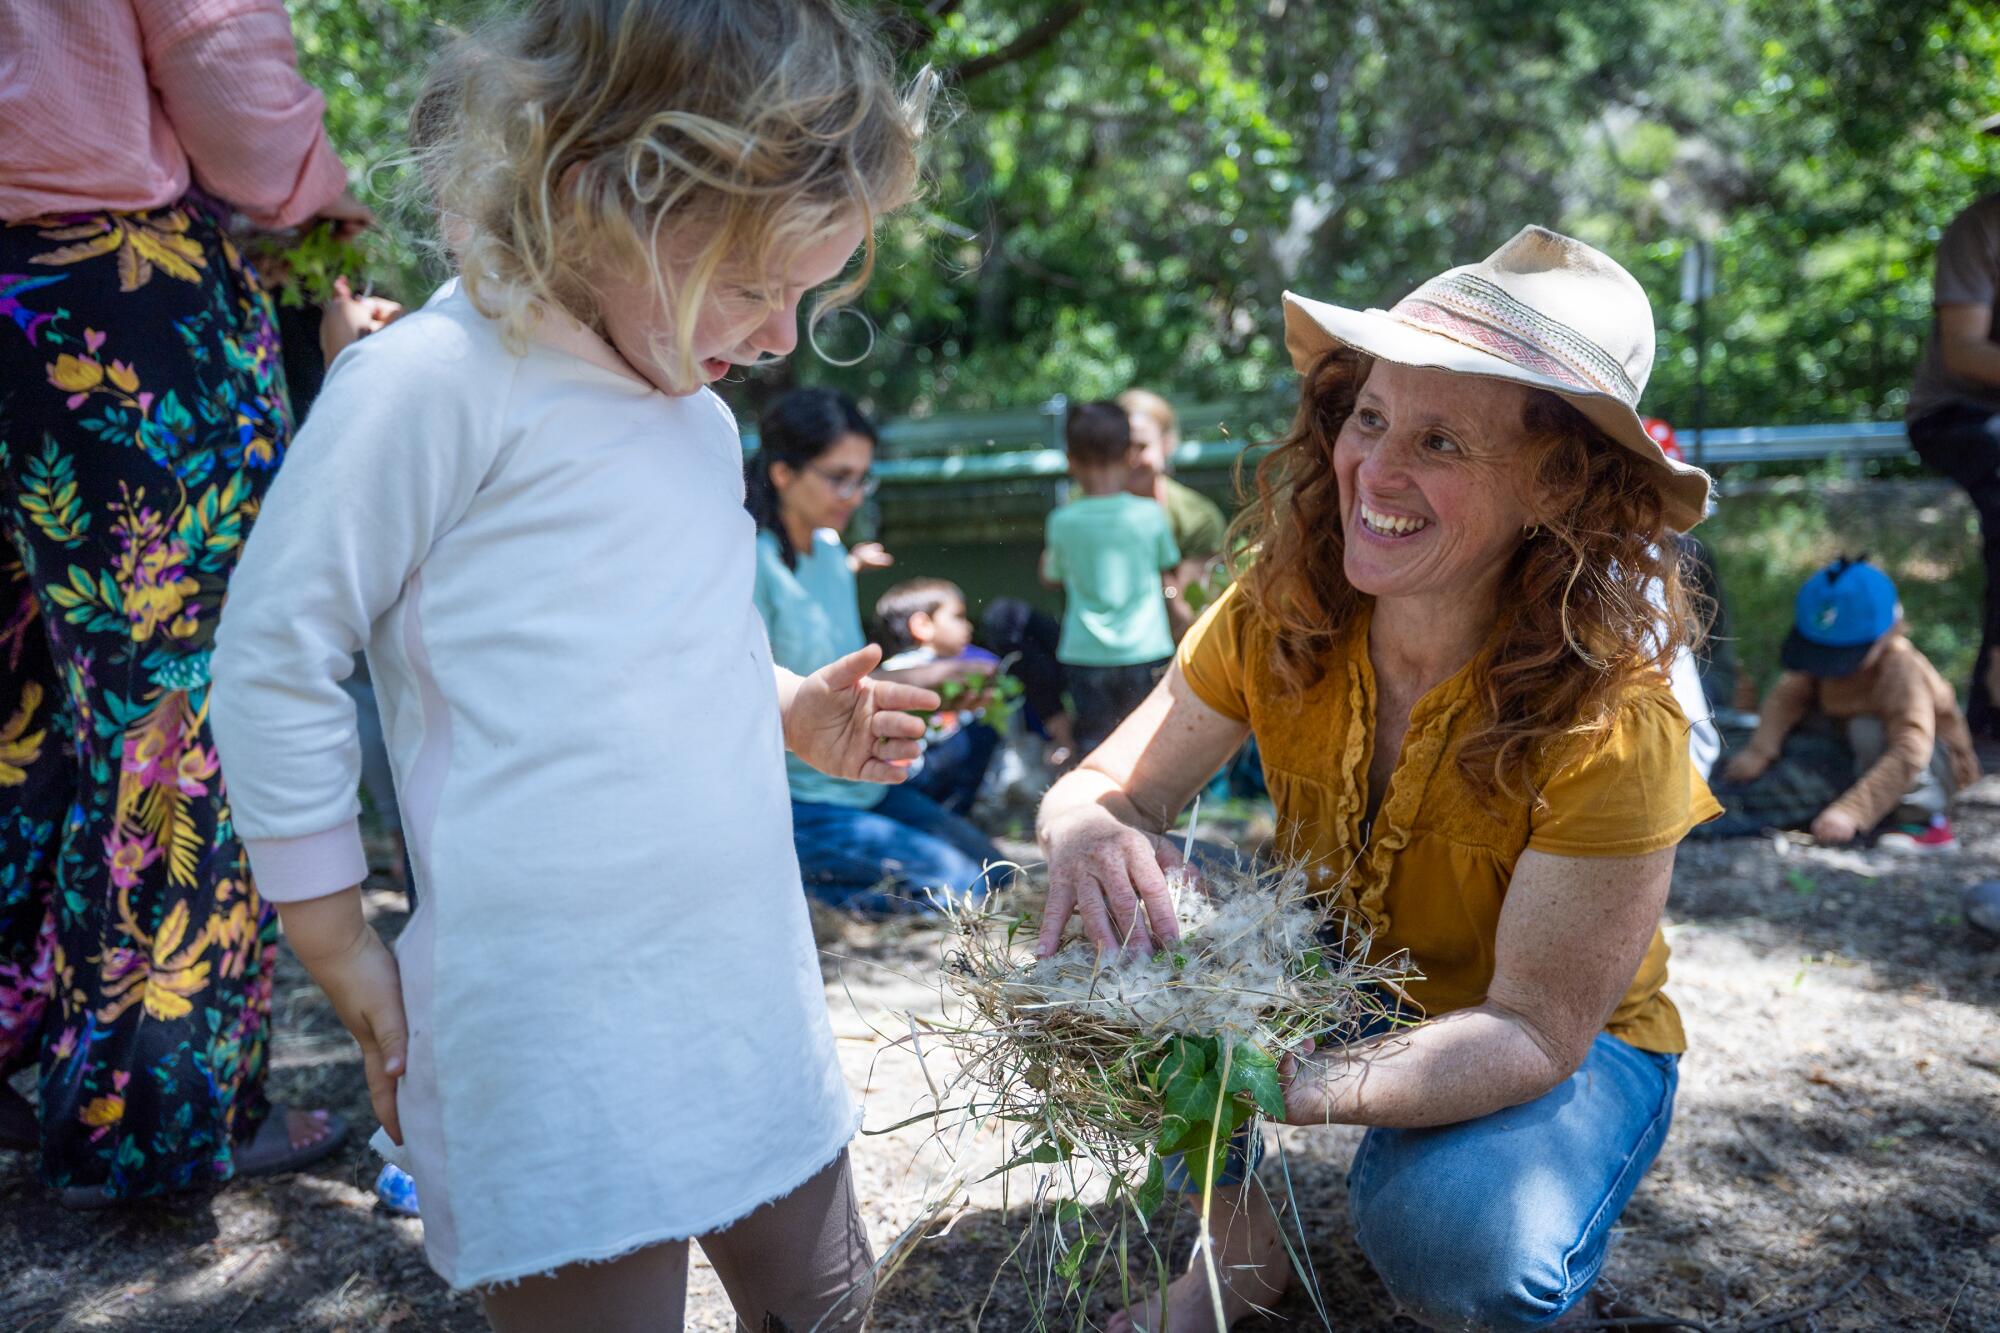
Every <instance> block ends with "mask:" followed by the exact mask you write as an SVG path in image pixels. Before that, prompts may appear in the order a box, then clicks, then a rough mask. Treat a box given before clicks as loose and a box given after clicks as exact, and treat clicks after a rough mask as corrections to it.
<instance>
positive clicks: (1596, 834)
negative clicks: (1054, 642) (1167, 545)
mask: <svg viewBox="0 0 2000 1333" xmlns="http://www.w3.org/2000/svg"><path fill="white" fill-rule="evenodd" d="M1273 637H1274V632H1273V629H1272V627H1271V626H1270V624H1269V623H1268V622H1266V621H1265V620H1264V618H1263V617H1262V616H1260V615H1259V614H1258V613H1257V610H1256V608H1255V606H1254V605H1253V604H1252V603H1251V602H1250V601H1249V600H1248V599H1247V598H1244V597H1242V596H1240V595H1239V594H1238V589H1237V588H1235V587H1231V588H1230V589H1229V590H1228V591H1227V592H1225V593H1224V594H1223V595H1222V597H1221V598H1219V599H1218V600H1217V602H1216V603H1215V605H1213V606H1211V607H1210V608H1209V609H1208V612H1207V614H1205V615H1204V616H1202V618H1201V619H1200V620H1199V621H1197V622H1196V624H1195V626H1194V628H1193V629H1191V630H1189V631H1188V635H1187V637H1186V638H1185V639H1183V640H1182V641H1181V646H1180V652H1179V655H1178V656H1179V662H1180V666H1181V671H1182V672H1183V674H1185V675H1186V677H1187V681H1188V684H1189V685H1190V686H1191V687H1192V688H1193V689H1194V692H1195V694H1196V695H1197V696H1199V697H1200V698H1201V699H1202V701H1203V702H1205V703H1206V704H1208V706H1209V707H1211V708H1213V709H1215V710H1216V711H1217V712H1219V713H1221V714H1223V715H1224V716H1226V717H1229V718H1233V719H1235V720H1236V721H1239V722H1247V723H1248V724H1249V725H1250V729H1251V731H1252V733H1253V734H1255V736H1256V737H1257V746H1258V749H1259V750H1260V751H1261V753H1262V757H1263V762H1264V778H1265V781H1266V782H1267V783H1268V784H1269V786H1270V790H1271V797H1272V800H1273V802H1274V803H1275V804H1276V806H1277V816H1278V829H1279V833H1280V838H1281V845H1282V846H1283V850H1284V851H1285V852H1286V853H1287V854H1290V855H1297V856H1303V857H1305V858H1306V859H1308V860H1309V861H1311V862H1312V863H1313V864H1314V865H1315V866H1316V867H1317V870H1316V873H1317V874H1318V875H1319V876H1320V879H1321V883H1322V886H1323V888H1324V889H1325V890H1326V891H1327V892H1330V893H1335V894H1338V895H1339V897H1340V899H1341V900H1342V901H1343V902H1344V903H1345V904H1346V905H1347V906H1348V907H1349V908H1350V909H1351V910H1354V911H1356V912H1358V913H1359V914H1360V915H1361V916H1362V917H1363V918H1364V919H1365V920H1366V921H1367V922H1368V924H1369V927H1370V929H1371V930H1372V932H1373V935H1374V938H1373V943H1372V944H1371V946H1370V953H1371V956H1373V957H1375V958H1384V957H1387V956H1389V955H1391V954H1394V953H1396V952H1397V951H1399V950H1403V949H1407V950H1409V953H1410V957H1411V959H1412V960H1413V961H1414V963H1415V965H1416V967H1417V969H1418V970H1419V971H1421V972H1422V973H1423V974H1424V978H1425V979H1424V980H1423V981H1421V982H1418V983H1415V984H1414V985H1413V986H1412V987H1411V988H1410V991H1411V997H1412V998H1413V999H1414V1000H1416V1001H1417V1003H1419V1004H1420V1005H1422V1006H1423V1008H1424V1011H1425V1012H1426V1013H1427V1014H1429V1015H1431V1016H1436V1015H1438V1014H1444V1013H1449V1012H1450V1011H1452V1010H1454V1009H1463V1008H1467V1007H1470V1006H1473V1005H1477V1004H1479V1003H1481V1002H1482V1001H1483V1000H1484V999H1485V997H1486V987H1487V985H1488V983H1489V982H1490V981H1491V980H1492V978H1493V945H1494V938H1495V934H1496V931H1497V928H1498V925H1499V920H1500V905H1501V903H1502V902H1504V901H1505V900H1506V897H1507V885H1508V883H1509V881H1510V880H1511V879H1512V878H1513V875H1514V864H1515V862H1516V861H1518V860H1519V859H1520V856H1521V853H1522V852H1523V851H1524V850H1526V849H1529V848H1533V849H1534V850H1535V851H1538V852H1548V853H1551V854H1554V855H1558V856H1637V855H1640V854H1642V853H1645V852H1653V851H1658V850H1660V849H1661V848H1663V847H1671V846H1673V845H1675V844H1676V843H1678V842H1679V841H1680V840H1681V838H1682V837H1683V836H1685V835H1686V833H1687V831H1688V830H1689V829H1691V828H1693V827H1694V826H1695V825H1696V824H1700V823H1703V822H1705V821H1707V820H1710V819H1713V818H1714V817H1715V816H1716V815H1718V814H1720V813H1722V807H1721V806H1719V805H1717V804H1716V802H1715V798H1714V797H1713V796H1711V795H1709V791H1708V787H1707V785H1706V784H1705V783H1703V782H1702V780H1701V778H1700V777H1698V776H1697V775H1696V774H1695V771H1694V767H1693V764H1692V763H1691V762H1690V761H1689V759H1688V750H1687V732H1688V724H1687V719H1686V718H1685V717H1684V716H1682V714H1681V710H1680V707H1679V705H1677V704H1676V703H1675V702H1674V697H1673V694H1672V692H1671V691H1669V689H1668V688H1667V684H1666V682H1665V681H1664V680H1661V681H1658V682H1657V683H1654V684H1650V685H1647V686H1644V687H1641V688H1638V689H1635V690H1634V691H1633V692H1632V693H1631V695H1630V696H1629V697H1628V698H1627V699H1626V701H1625V702H1624V704H1623V706H1622V708H1621V710H1620V713H1619V717H1618V721H1617V722H1616V724H1615V725H1614V727H1613V729H1612V732H1611V734H1610V736H1609V737H1608V738H1607V739H1606V740H1605V741H1604V743H1603V744H1602V745H1600V746H1598V747H1596V748H1595V749H1594V750H1592V751H1591V752H1590V753H1589V754H1588V755H1586V756H1584V757H1582V758H1581V759H1578V760H1576V761H1575V762H1571V763H1569V764H1567V765H1565V766H1558V765H1553V764H1551V765H1549V766H1548V767H1551V768H1553V769H1554V771H1553V772H1549V771H1542V772H1537V773H1534V774H1531V775H1530V776H1531V779H1532V781H1533V783H1534V786H1535V789H1536V790H1539V791H1540V792H1541V794H1542V797H1543V804H1542V805H1541V807H1540V808H1537V809H1528V808H1525V803H1524V804H1523V805H1521V806H1517V807H1514V808H1508V807H1505V806H1502V807H1499V808H1498V809H1497V811H1489V810H1488V809H1487V808H1486V807H1484V806H1482V805H1481V804H1480V802H1479V800H1478V798H1477V797H1475V796H1474V795H1473V793H1472V791H1471V789H1470V788H1469V787H1468V786H1467V785H1466V783H1465V781H1464V779H1463V778H1462V777H1461V776H1460V775H1459V771H1458V766H1457V764H1456V763H1455V762H1454V760H1453V756H1454V755H1455V754H1456V752H1457V749H1458V745H1459V743H1460V742H1461V741H1462V740H1464V739H1465V738H1466V737H1467V736H1468V735H1470V733H1471V731H1472V729H1473V727H1474V726H1475V724H1476V723H1477V721H1478V714H1479V705H1478V702H1477V696H1476V695H1475V693H1474V691H1473V687H1472V685H1473V683H1472V673H1471V670H1470V668H1469V667H1468V668H1467V669H1466V670H1462V671H1460V672H1459V673H1458V674H1457V675H1455V676H1453V677H1452V678H1451V679H1449V680H1447V681H1445V682H1444V683H1443V684H1442V685H1439V686H1438V687H1437V688H1436V689H1434V690H1432V691H1431V692H1430V693H1429V694H1426V695H1425V696H1424V697H1423V698H1422V699H1420V700H1419V701H1418V702H1417V706H1416V707H1415V709H1414V710H1412V712H1411V714H1410V726H1409V731H1408V732H1407V734H1406V735H1405V736H1404V739H1403V749H1402V753H1401V755H1400V756H1399V757H1398V758H1397V760H1396V767H1395V770H1394V772H1393V774H1392V775H1391V777H1390V779H1389V789H1388V794H1387V795H1386V797H1385V798H1384V799H1383V801H1382V803H1381V808H1380V810H1379V811H1378V812H1377V814H1376V818H1375V826H1374V831H1373V836H1372V837H1371V838H1370V839H1368V840H1367V842H1366V843H1365V845H1364V842H1363V838H1362V830H1361V821H1362V816H1363V815H1364V813H1365V812H1366V800H1365V797H1366V793H1367V783H1368V761H1369V752H1370V750H1371V749H1372V748H1373V745H1374V730H1375V676H1374V671H1373V669H1372V668H1371V666H1370V664H1369V661H1368V646H1367V645H1368V617H1367V616H1366V615H1365V614H1364V615H1362V616H1360V617H1357V623H1356V624H1355V625H1354V627H1353V629H1352V630H1351V632H1350V633H1349V635H1348V638H1347V640H1346V642H1345V643H1344V644H1343V645H1342V646H1341V647H1340V648H1338V649H1336V650H1335V651H1334V652H1333V653H1332V655H1331V658H1330V660H1329V662H1328V664H1327V671H1326V674H1325V675H1324V676H1323V677H1322V678H1321V679H1320V681H1319V683H1318V684H1317V685H1314V686H1313V687H1312V688H1311V689H1309V690H1307V691H1305V692H1304V693H1303V694H1291V693H1289V692H1287V691H1286V689H1285V687H1284V685H1283V683H1282V682H1281V681H1280V680H1279V678H1278V676H1277V674H1276V672H1275V671H1274V670H1273V668H1272V665H1271V644H1272V640H1273ZM1666 980H1667V942H1666V940H1665V938H1664V937H1663V936H1662V935H1661V934H1660V932H1659V931H1658V930H1657V929H1655V930H1654V932H1653V943H1652V945H1651V947H1650V948H1648V949H1647V951H1646V957H1645V960H1644V961H1643V962H1642V963H1640V965H1639V972H1638V975H1637V976H1635V977H1634V978H1633V980H1632V985H1631V987H1630V989H1628V990H1627V991H1626V992H1625V998H1624V999H1623V1000H1621V1001H1620V1002H1619V1005H1618V1008H1617V1011H1616V1012H1615V1013H1613V1014H1612V1016H1611V1021H1610V1022H1609V1023H1608V1024H1606V1030H1607V1031H1609V1032H1611V1033H1612V1034H1613V1035H1615V1036H1618V1037H1621V1038H1623V1039H1624V1040H1626V1041H1628V1042H1630V1043H1632V1044H1633V1045H1634V1046H1637V1047H1639V1048H1640V1049H1642V1050H1648V1051H1660V1052H1673V1053H1678V1052H1680V1051H1683V1050H1685V1049H1686V1048H1687V1039H1686V1036H1685V1034H1684V1033H1683V1032H1682V1030H1681V1021H1680V1015H1679V1013H1678V1012H1676V1011H1675V1009H1674V1006H1673V1003H1672V1002H1671V1001H1670V1000H1668V999H1667V997H1666V994H1665V993H1664V991H1663V990H1662V987H1663V986H1665V984H1666Z"/></svg>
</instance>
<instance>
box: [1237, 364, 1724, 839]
mask: <svg viewBox="0 0 2000 1333" xmlns="http://www.w3.org/2000/svg"><path fill="white" fill-rule="evenodd" d="M1372 364H1373V363H1372V362H1371V361H1370V360H1369V359H1368V358H1367V357H1365V356H1363V355H1362V354H1361V353H1359V352H1356V351H1354V350H1352V349H1347V348H1342V349H1337V350H1335V351H1332V352H1329V353H1327V354H1326V355H1325V356H1323V357H1322V358H1321V359H1320V360H1319V361H1318V362H1317V363H1316V364H1314V366H1313V367H1312V369H1311V371H1310V372H1309V373H1308V374H1307V375H1306V376H1305V377H1304V380H1303V382H1302V384H1301V386H1300V401H1299V410H1298V415H1297V416H1296V417H1295V418H1294V420H1293V422H1292V428H1291V430H1290V432H1289V433H1288V434H1287V435H1286V437H1285V439H1284V440H1283V441H1282V442H1281V443H1279V444H1278V445H1277V446H1276V447H1275V448H1274V449H1272V450H1271V451H1270V452H1269V453H1268V454H1266V455H1265V456H1264V458H1263V459H1262V460H1260V461H1259V462H1258V464H1257V468H1256V473H1255V481H1254V484H1255V489H1256V497H1255V500H1254V502H1253V503H1252V504H1250V505H1249V506H1248V507H1247V508H1246V509H1245V510H1244V512H1243V513H1242V514H1240V515H1238V517H1237V519H1236V522H1235V524H1234V525H1233V528H1232V531H1231V534H1230V536H1231V540H1230V542H1229V547H1228V549H1230V550H1231V551H1234V552H1238V553H1239V556H1238V561H1239V565H1240V567H1239V568H1237V569H1236V571H1235V572H1236V575H1237V578H1238V581H1239V582H1240V583H1241V584H1242V586H1243V595H1244V596H1246V597H1248V598H1249V599H1250V601H1251V602H1252V604H1253V605H1255V607H1256V608H1257V611H1258V613H1259V614H1260V615H1262V616H1263V617H1264V618H1265V619H1266V620H1267V621H1268V622H1269V623H1270V624H1271V625H1272V626H1273V627H1274V628H1275V631H1276V637H1275V639H1274V642H1273V649H1272V652H1273V655H1274V662H1273V666H1274V667H1275V669H1276V671H1277V674H1278V677H1279V679H1280V680H1282V681H1283V682H1284V683H1285V684H1286V685H1287V686H1289V687H1290V688H1292V689H1294V690H1299V691H1303V690H1305V689H1307V688H1309V687H1310V686H1312V685H1313V684H1315V683H1316V682H1317V681H1318V680H1319V679H1320V678H1321V676H1322V675H1323V674H1324V673H1325V669H1326V665H1325V664H1326V659H1327V654H1328V651H1329V650H1330V649H1331V648H1333V647H1334V646H1335V645H1336V644H1337V643H1338V642H1339V640H1340V639H1341V637H1342V636H1343V634H1344V633H1345V632H1346V630H1347V627H1348V626H1349V625H1350V624H1351V623H1352V621H1353V618H1354V616H1355V615H1356V614H1357V613H1358V612H1359V611H1360V610H1361V608H1362V607H1363V605H1364V604H1365V603H1366V602H1367V600H1368V598H1367V595H1366V594H1364V593H1362V592H1359V591H1358V590H1356V589H1355V588H1354V586H1353V585H1352V584H1350V583H1349V582H1348V581H1347V575H1346V573H1345V569H1344V564H1343V553H1344V549H1345V545H1346V542H1345V537H1344V535H1343V531H1342V515H1341V506H1340V486H1339V483H1338V481H1337V480H1336V478H1335V475H1334V466H1333V445H1334V441H1335V440H1336V439H1337V438H1338V437H1339V435H1340V430H1341V427H1342V426H1343V425H1344V424H1345V423H1346V421H1347V418H1348V415H1349V414H1350V413H1352V412H1353V410H1354V403H1355V398H1356V396H1357V395H1358V394H1359V393H1360V390H1361V385H1362V383H1363V382H1364V381H1365V380H1366V379H1367V378H1368V371H1369V368H1370V366H1371V365H1372ZM1521 430H1522V436H1523V444H1522V455H1521V459H1522V474H1523V476H1524V478H1525V493H1526V494H1527V495H1528V496H1529V497H1531V507H1532V509H1533V511H1534V512H1536V513H1537V514H1540V515H1541V516H1542V517H1541V519H1540V531H1539V532H1538V533H1537V534H1535V535H1534V536H1533V537H1532V538H1530V539H1527V540H1524V541H1523V542H1522V543H1521V545H1520V547H1519V548H1518V549H1517V550H1516V551H1515V552H1514V555H1513V557H1512V559H1511V561H1510V562H1509V564H1508V568H1507V571H1506V573H1505V574H1504V575H1503V579H1502V583H1501V590H1500V595H1499V605H1500V607H1501V608H1502V610H1501V612H1500V616H1499V619H1498V620H1497V621H1496V622H1495V623H1494V625H1493V628H1492V631H1491V633H1490V634H1489V635H1488V638H1487V641H1486V645H1485V647H1484V648H1483V649H1481V651H1480V654H1479V657H1478V660H1477V662H1476V664H1475V666H1474V682H1475V688H1476V689H1477V692H1478V696H1479V698H1480V701H1481V702H1482V704H1483V705H1484V710H1485V716H1484V718H1483V719H1482V721H1481V722H1480V724H1479V726H1478V728H1477V730H1475V731H1474V732H1473V733H1472V735H1471V736H1469V737H1468V738H1467V739H1466V740H1465V742H1464V744H1463V745H1462V746H1461V747H1460V749H1459V752H1458V756H1457V762H1458V766H1459V769H1460V771H1461V772H1462V773H1463V774H1464V776H1465V778H1466V781H1467V782H1468V784H1469V785H1470V786H1471V787H1472V789H1473V790H1474V791H1475V792H1477V793H1479V794H1480V795H1481V797H1482V798H1483V799H1485V800H1487V801H1488V802H1489V803H1490V802H1492V801H1494V800H1496V799H1497V798H1501V797H1509V798H1516V799H1518V798H1526V799H1530V800H1532V799H1537V797H1536V793H1535V792H1534V791H1533V790H1532V784H1531V783H1530V782H1529V781H1528V779H1527V777H1526V775H1527V774H1528V773H1529V772H1530V771H1531V769H1532V767H1533V765H1534V764H1535V762H1536V761H1537V760H1539V759H1540V758H1542V757H1543V756H1544V755H1545V754H1547V753H1548V752H1549V751H1550V749H1551V747H1552V746H1555V745H1557V744H1559V743H1564V742H1575V743H1578V744H1582V745H1588V744H1590V743H1592V742H1594V741H1597V740H1601V739H1602V738H1603V737H1604V736H1606V735H1607V734H1608V733H1609V732H1610V729H1611V726H1612V723H1613V722H1614V720H1615V719H1616V716H1617V712H1618V708H1619V705H1620V703H1621V702H1622V701H1623V699H1624V697H1625V695H1626V692H1627V690H1628V689H1629V688H1630V687H1631V686H1633V685H1634V684H1635V683H1637V682H1639V681H1641V680H1642V679H1645V678H1647V677H1650V676H1664V675H1666V673H1667V672H1668V670H1669V668H1670V667H1671V665H1672V662H1673V659H1674V655H1675V654H1676V653H1677V652H1679V650H1680V649H1681V648H1683V647H1687V646H1691V645H1693V644H1695V643H1698V642H1699V641H1700V638H1701V633H1702V631H1701V624H1702V617H1701V616H1700V615H1699V614H1698V613H1697V607H1696V594H1695V593H1694V592H1693V591H1692V589H1691V587H1690V585H1689V583H1688V582H1687V581H1686V580H1685V579H1684V578H1683V577H1682V574H1681V567H1680V560H1681V558H1680V548H1679V547H1678V546H1677V545H1676V543H1675V542H1674V540H1673V536H1672V534H1670V533H1669V532H1668V531H1667V527H1666V521H1665V518H1664V511H1665V506H1664V496H1663V495H1662V494H1661V491H1660V488H1659V485H1658V482H1657V475H1658V474H1657V472H1656V471H1655V470H1654V469H1652V468H1649V467H1648V466H1647V465H1646V464H1645V463H1644V462H1643V461H1641V460H1640V459H1639V458H1638V457H1637V456H1636V455H1634V454H1633V453H1632V452H1631V451H1629V450H1627V449H1623V448H1621V447H1619V446H1618V445H1616V444H1614V443H1613V442H1612V441H1611V440H1610V439H1608V438H1607V437H1606V436H1605V435H1604V433H1603V432H1602V431H1601V430H1599V429H1598V428H1597V427H1596V426H1595V425H1593V424H1592V423H1591V421H1590V420H1589V419H1588V418H1587V417H1585V416H1584V415H1583V414H1582V413H1581V412H1579V411H1577V410H1576V408H1574V407H1572V406H1571V405H1570V404H1568V403H1566V402H1564V401H1563V400H1562V399H1561V398H1559V397H1557V396H1556V395H1554V394H1552V393H1548V392H1546V391H1543V390H1531V391H1530V395H1529V398H1528V402H1527V405H1526V407H1525V408H1524V409H1523V413H1522V421H1521ZM1239 480H1240V478H1239Z"/></svg>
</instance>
